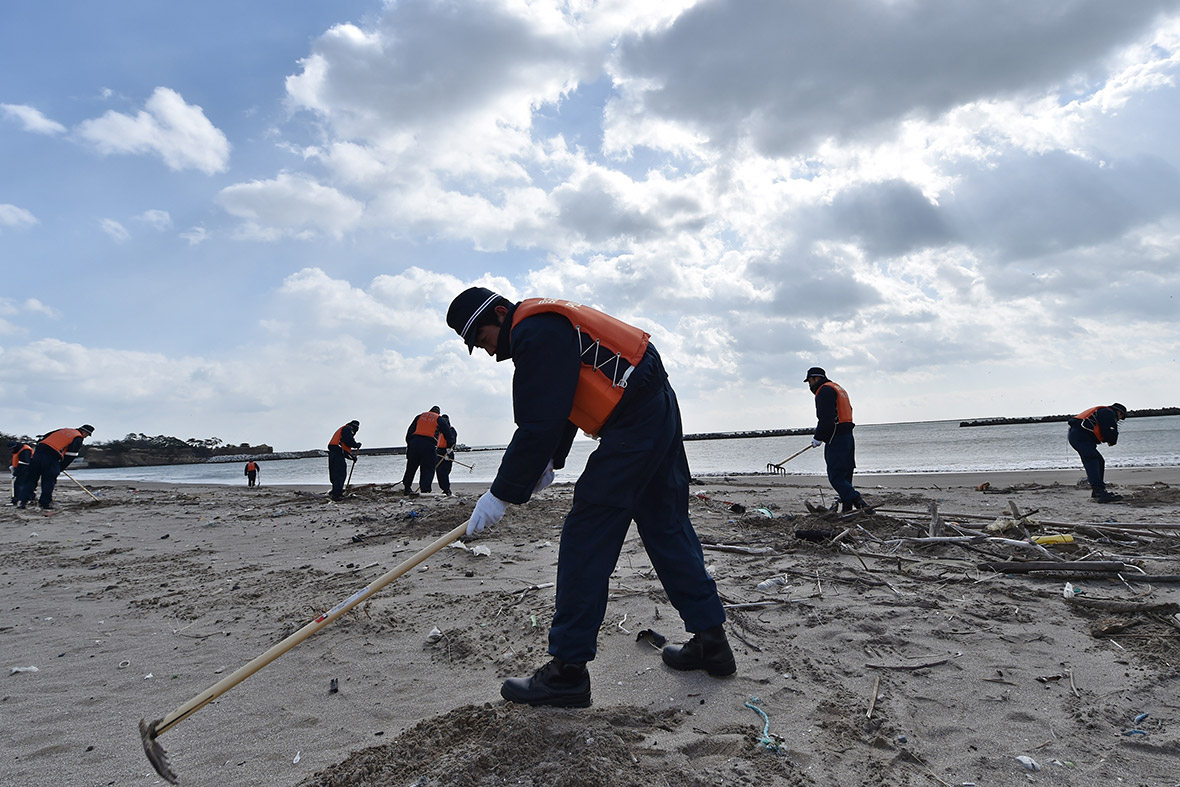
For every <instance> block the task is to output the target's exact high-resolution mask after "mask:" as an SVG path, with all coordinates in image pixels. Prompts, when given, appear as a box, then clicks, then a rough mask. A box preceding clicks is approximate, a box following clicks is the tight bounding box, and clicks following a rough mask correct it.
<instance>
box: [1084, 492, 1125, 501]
mask: <svg viewBox="0 0 1180 787" xmlns="http://www.w3.org/2000/svg"><path fill="white" fill-rule="evenodd" d="M1090 497H1092V498H1093V499H1094V500H1095V501H1096V502H1099V503H1117V502H1118V501H1120V500H1122V499H1123V496H1122V495H1117V494H1115V493H1114V492H1108V491H1106V490H1105V489H1103V490H1102V491H1101V492H1099V491H1097V490H1095V491H1093V492H1091V493H1090Z"/></svg>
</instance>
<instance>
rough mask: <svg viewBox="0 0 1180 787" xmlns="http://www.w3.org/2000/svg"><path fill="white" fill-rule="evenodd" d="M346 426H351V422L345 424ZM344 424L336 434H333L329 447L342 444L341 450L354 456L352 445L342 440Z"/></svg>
mask: <svg viewBox="0 0 1180 787" xmlns="http://www.w3.org/2000/svg"><path fill="white" fill-rule="evenodd" d="M344 426H350V424H345V425H344ZM344 426H342V427H340V428H339V429H337V430H336V434H334V435H332V439H331V440H329V441H328V447H329V448H331V447H332V446H334V445H337V446H340V450H341V451H343V452H344V453H346V454H348V455H349V456H352V446H348V445H345V444H344V443H343V441H342V440H341V435H342V434H343V433H344Z"/></svg>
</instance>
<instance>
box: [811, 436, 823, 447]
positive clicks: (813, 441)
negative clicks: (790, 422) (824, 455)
mask: <svg viewBox="0 0 1180 787" xmlns="http://www.w3.org/2000/svg"><path fill="white" fill-rule="evenodd" d="M823 444H824V441H823V440H816V439H815V438H814V437H813V438H811V447H812V448H819V447H820V446H821V445H823Z"/></svg>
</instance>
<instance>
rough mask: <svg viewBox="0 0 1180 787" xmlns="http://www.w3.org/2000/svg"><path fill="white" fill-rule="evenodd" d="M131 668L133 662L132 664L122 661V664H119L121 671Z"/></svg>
mask: <svg viewBox="0 0 1180 787" xmlns="http://www.w3.org/2000/svg"><path fill="white" fill-rule="evenodd" d="M130 666H131V662H130V661H127V660H123V661H120V662H119V669H127V668H128V667H130Z"/></svg>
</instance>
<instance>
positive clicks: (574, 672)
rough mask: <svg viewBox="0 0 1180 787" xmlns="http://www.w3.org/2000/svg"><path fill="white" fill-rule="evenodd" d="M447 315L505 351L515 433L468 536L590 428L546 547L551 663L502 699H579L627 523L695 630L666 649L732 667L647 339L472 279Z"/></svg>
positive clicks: (476, 341) (563, 702)
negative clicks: (553, 586) (553, 551)
mask: <svg viewBox="0 0 1180 787" xmlns="http://www.w3.org/2000/svg"><path fill="white" fill-rule="evenodd" d="M447 324H448V325H450V326H451V328H453V329H454V330H455V332H456V333H458V334H459V336H461V337H462V338H463V341H464V342H465V343H466V344H467V351H468V352H471V350H472V348H473V347H479V348H481V349H483V350H485V351H486V352H487V353H488V355H490V356H492V357H494V358H495V359H496V360H497V361H505V360H508V359H510V358H511V359H512V363H513V366H514V367H515V370H514V372H513V376H512V410H513V420H514V421H515V422H516V431H515V432H514V433H513V435H512V440H511V442H510V443H509V444H508V448H507V449H506V450H505V451H504V458H503V460H502V461H501V463H500V468H499V470H498V471H497V472H496V479H495V480H494V481H493V482H492V486H491V489H490V490H489V491H488V492H486V493H485V494H484V495H483V497H481V498H480V499H479V501H478V502H477V503H476V505H475V510H474V511H473V512H472V514H471V519H470V520H469V521H468V523H467V535H469V536H470V535H472V534H473V533H476V532H480V531H482V530H484V529H485V528H487V527H490V526H492V525H495V524H496V523H497V522H499V521H500V518H501V517H502V516H503V515H504V510H505V508H506V507H507V506H508V504H509V503H517V504H519V503H525V502H527V501H528V500H529V498H530V497H532V496H533V495H534V494H536V493H537V492H539V491H541V490H542V489H544V488H545V487H547V486H548V485H549V484H551V483H552V482H553V477H554V470H560V469H561V468H562V467H564V466H565V460H566V456H567V455H568V454H569V451H570V447H571V445H572V443H573V440H574V437H575V436H576V435H577V432H578V429H581V430H582V431H584V432H586V433H587V434H589V435H591V436H593V437H596V438H598V445H597V448H596V449H595V450H594V452H593V453H592V454H590V457H589V458H588V459H587V460H586V467H585V469H584V470H583V471H582V474H581V477H580V478H579V479H578V482H577V485H576V486H575V487H574V498H573V506H572V508H571V509H570V512H569V513H568V514H567V515H566V517H565V523H564V524H563V526H562V531H561V542H560V546H559V547H558V557H557V598H556V606H555V609H554V613H553V621H552V624H551V625H550V628H549V655H550V656H552V657H553V658H552V660H551V661H550V662H549V663H547V664H545V665H544V666H543V667H541V668H540V669H538V670H537V671H536V672H535V673H533V675H532V676H531V677H527V678H511V679H509V680H507V681H506V682H505V683H504V684H503V686H501V688H500V695H501V696H502V697H504V699H506V700H508V701H509V702H519V703H526V704H529V705H552V706H558V707H571V708H584V707H587V706H588V705H590V673H589V672H588V671H587V669H586V663H587V662H588V661H591V660H593V659H594V657H595V655H596V653H597V650H598V632H599V629H600V628H601V626H602V621H603V618H604V616H605V615H606V608H607V598H608V591H609V590H610V578H611V573H612V572H613V571H614V570H615V565H616V564H617V563H618V560H619V552H620V550H621V549H622V547H623V540H624V539H625V538H626V536H627V531H628V529H629V528H630V526H631V522H632V521H633V520H634V522H635V525H636V527H637V528H638V531H639V536H640V539H641V540H642V542H643V548H644V549H645V550H646V551H647V554H648V557H649V558H650V559H651V562H652V566H654V567H655V571H656V575H657V576H658V577H659V579H660V583H661V585H663V588H664V592H665V593H666V594H667V596H668V600H669V601H670V602H671V604H672V606H673V607H674V608H675V609H676V611H677V612H678V613H679V614H680V617H681V619H682V620H683V621H684V626H685V629H687V630H688V631H689V632H690V633H691V634H692V638H691V639H690V640H689V641H688V642H687V643H686V644H684V645H669V646H667V647H666V648H664V650H663V654H662V658H663V661H664V663H665V664H666V665H668V666H669V667H671V668H672V669H676V670H705V671H706V672H708V673H709V674H710V675H715V676H723V675H732V674H733V673H734V672H735V671H736V670H737V665H736V663H735V661H734V657H733V651H732V650H731V649H730V646H729V641H728V639H727V638H726V636H725V630H724V628H723V627H722V624H723V623H724V622H725V609H724V608H723V607H722V605H721V599H720V597H719V596H718V594H717V586H716V584H715V583H714V581H713V579H712V577H710V576H709V573H708V571H707V570H706V569H705V559H704V552H703V550H702V549H701V543H700V540H699V539H698V538H697V534H696V531H694V530H693V527H692V522H691V520H690V519H689V516H688V484H689V469H688V458H687V457H686V455H685V452H684V435H683V431H682V426H681V420H680V407H679V405H678V404H677V401H676V394H675V392H674V391H673V390H672V386H671V385H669V384H668V375H667V373H666V372H665V371H664V365H663V362H662V361H661V360H660V354H659V353H658V352H657V351H656V348H655V345H653V344H651V343H650V341H649V339H650V337H649V335H648V334H647V333H645V332H644V331H642V330H640V329H638V328H635V327H633V326H631V325H628V324H627V323H624V322H621V321H620V320H617V319H615V318H614V317H611V316H610V315H607V314H604V313H603V312H600V311H597V310H595V309H591V308H589V307H587V306H583V305H581V304H578V303H574V302H572V301H564V300H550V299H543V298H530V299H528V300H525V301H521V302H520V303H513V302H512V301H509V300H507V299H506V298H503V297H501V296H499V295H497V294H496V293H494V292H492V291H491V290H488V289H485V288H483V287H472V288H470V289H468V290H465V291H464V292H462V293H460V294H459V295H458V296H457V297H456V298H455V299H454V300H453V301H452V302H451V305H450V308H449V310H448V311H447Z"/></svg>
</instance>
